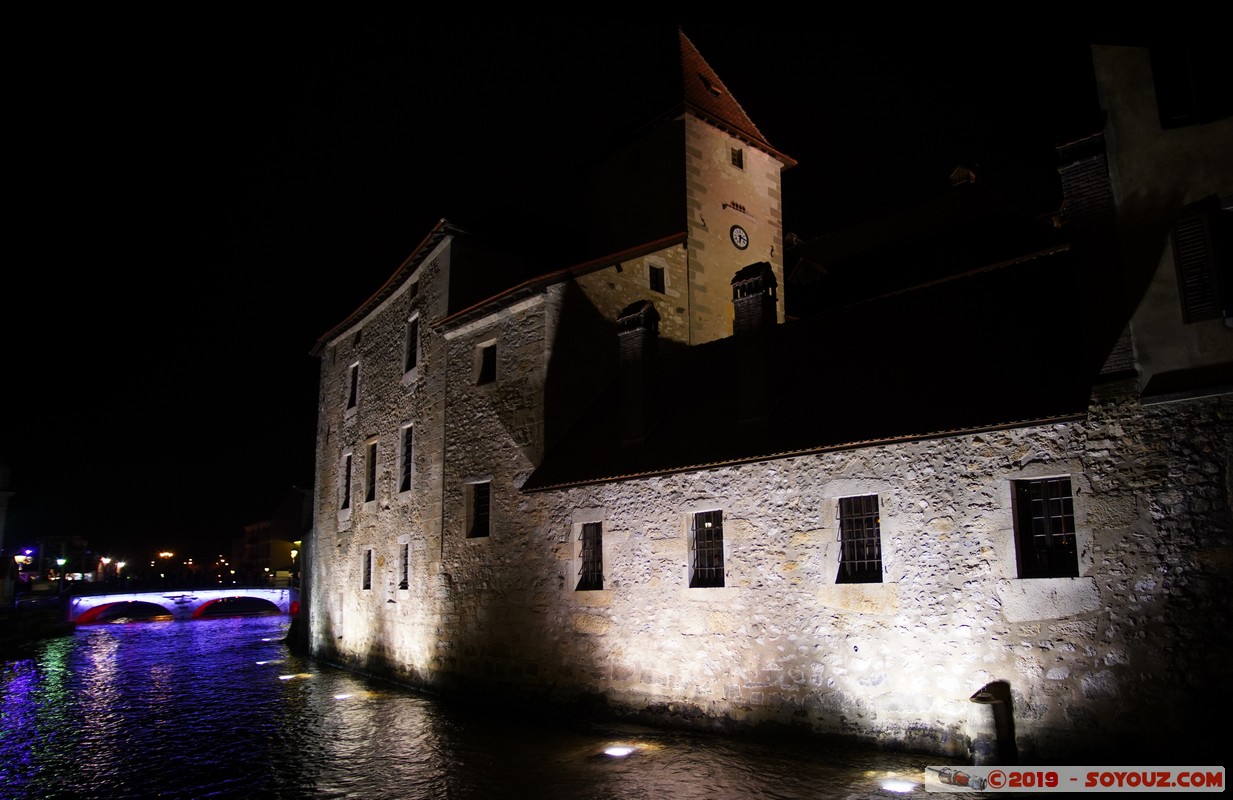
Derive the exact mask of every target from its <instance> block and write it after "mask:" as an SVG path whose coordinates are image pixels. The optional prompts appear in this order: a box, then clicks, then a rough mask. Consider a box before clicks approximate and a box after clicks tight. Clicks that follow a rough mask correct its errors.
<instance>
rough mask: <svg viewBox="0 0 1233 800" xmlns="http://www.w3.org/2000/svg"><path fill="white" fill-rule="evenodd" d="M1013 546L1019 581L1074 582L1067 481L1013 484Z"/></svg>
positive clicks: (1072, 522) (1074, 556) (1072, 527)
mask: <svg viewBox="0 0 1233 800" xmlns="http://www.w3.org/2000/svg"><path fill="white" fill-rule="evenodd" d="M1014 513H1015V544H1016V547H1017V549H1018V555H1019V577H1020V578H1077V577H1078V576H1079V556H1078V551H1077V549H1076V545H1075V508H1074V500H1073V498H1072V497H1071V493H1070V478H1045V479H1043V480H1035V481H1015V497H1014Z"/></svg>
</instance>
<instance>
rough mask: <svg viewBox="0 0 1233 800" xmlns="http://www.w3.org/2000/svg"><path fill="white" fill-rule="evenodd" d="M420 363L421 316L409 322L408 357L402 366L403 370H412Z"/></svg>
mask: <svg viewBox="0 0 1233 800" xmlns="http://www.w3.org/2000/svg"><path fill="white" fill-rule="evenodd" d="M419 363H420V318H419V317H416V318H415V319H413V320H411V321H410V322H408V323H407V357H406V360H405V362H404V363H403V366H402V371H403V372H410V371H411V370H413V369H415V367H416V365H418V364H419Z"/></svg>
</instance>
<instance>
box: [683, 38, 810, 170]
mask: <svg viewBox="0 0 1233 800" xmlns="http://www.w3.org/2000/svg"><path fill="white" fill-rule="evenodd" d="M678 38H679V40H680V46H681V88H682V101H683V103H684V106H685V107H686V108H688V109H690V110H692V111H693V112H694V113H695V114H698V115H699V116H700V117H702V118H703V119H705V120H707V121H708V122H710V123H711V124H713V125H716V126H718V127H720V128H722V129H724V130H726V131H728V132H729V133H731V134H733V135H734V136H736V137H737V138H739V139H742V140H744V141H746V142H748V143H749V144H751V145H754V146H755V147H758V148H760V149H762V150H765V151H766V152H768V153H770V154H771V155H773V156H775V157H776V158H778V159H779V160H780V161H782V162H783V163H784V164H785V165H786V166H795V164H796V161H794V160H793V159H791V158H789V157H788V156H786V155H784V154H783V153H781V152H779V151H778V150H776V149H775V148H774V147H772V146H771V144H770V142H768V141H767V139H766V137H765V136H763V135H762V131H760V130H758V126H757V125H755V124H754V122H753V120H752V119H750V118H749V115H748V114H746V113H745V109H743V108H741V104H740V103H738V102H737V100H736V98H735V97H733V96H732V93H731V92H729V91H728V87H726V86H724V82H723V81H721V80H720V79H719V76H718V75H716V74H715V70H713V69H711V65H710V64H708V63H706V59H704V58H703V57H702V54H701V53H699V52H698V48H696V47H694V43H693V42H691V41H690V40H689V37H688V36H686V35H685V32H684V31H680V32H679V35H678Z"/></svg>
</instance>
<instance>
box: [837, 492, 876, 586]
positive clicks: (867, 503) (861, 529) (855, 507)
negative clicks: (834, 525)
mask: <svg viewBox="0 0 1233 800" xmlns="http://www.w3.org/2000/svg"><path fill="white" fill-rule="evenodd" d="M835 582H836V583H881V582H882V521H881V517H880V514H879V511H878V496H877V495H876V494H871V495H865V496H863V497H842V498H840V500H839V575H838V576H837V577H836V578H835Z"/></svg>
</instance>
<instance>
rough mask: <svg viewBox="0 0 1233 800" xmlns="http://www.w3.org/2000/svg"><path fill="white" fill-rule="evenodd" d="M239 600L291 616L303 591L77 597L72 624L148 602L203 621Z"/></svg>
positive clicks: (189, 591)
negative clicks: (120, 606) (214, 609)
mask: <svg viewBox="0 0 1233 800" xmlns="http://www.w3.org/2000/svg"><path fill="white" fill-rule="evenodd" d="M239 598H252V599H258V600H263V601H265V602H267V603H269V604H270V605H271V606H272V607H273V608H275V609H277V610H278V613H280V614H287V615H292V614H294V613H295V612H296V611H298V610H299V605H300V602H299V601H300V592H299V590H298V589H294V588H288V587H284V588H277V589H275V588H269V587H249V588H244V587H229V588H226V589H186V590H183V591H163V592H115V593H111V594H97V595H78V596H75V597H73V599H72V602H71V603H70V605H69V621H70V622H74V623H76V624H78V625H88V624H90V623H92V622H97V621H98V620H99V618H100V617H101V616H103V615H105V614H106V610H105V609H106V608H108V607H114V606H116V605H117V604H119V603H128V602H134V603H149V604H152V605H156V606H159V607H160V608H163V609H165V610H166V611H167V613H168V614H170V615H171V616H172V618H173V619H176V620H187V619H201V618H202V617H203V616H210V614H209V613H206V612H205V611H204V610H205V609H207V608H210V607H212V606H215V604H217V603H220V602H223V601H226V600H236V599H239Z"/></svg>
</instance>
